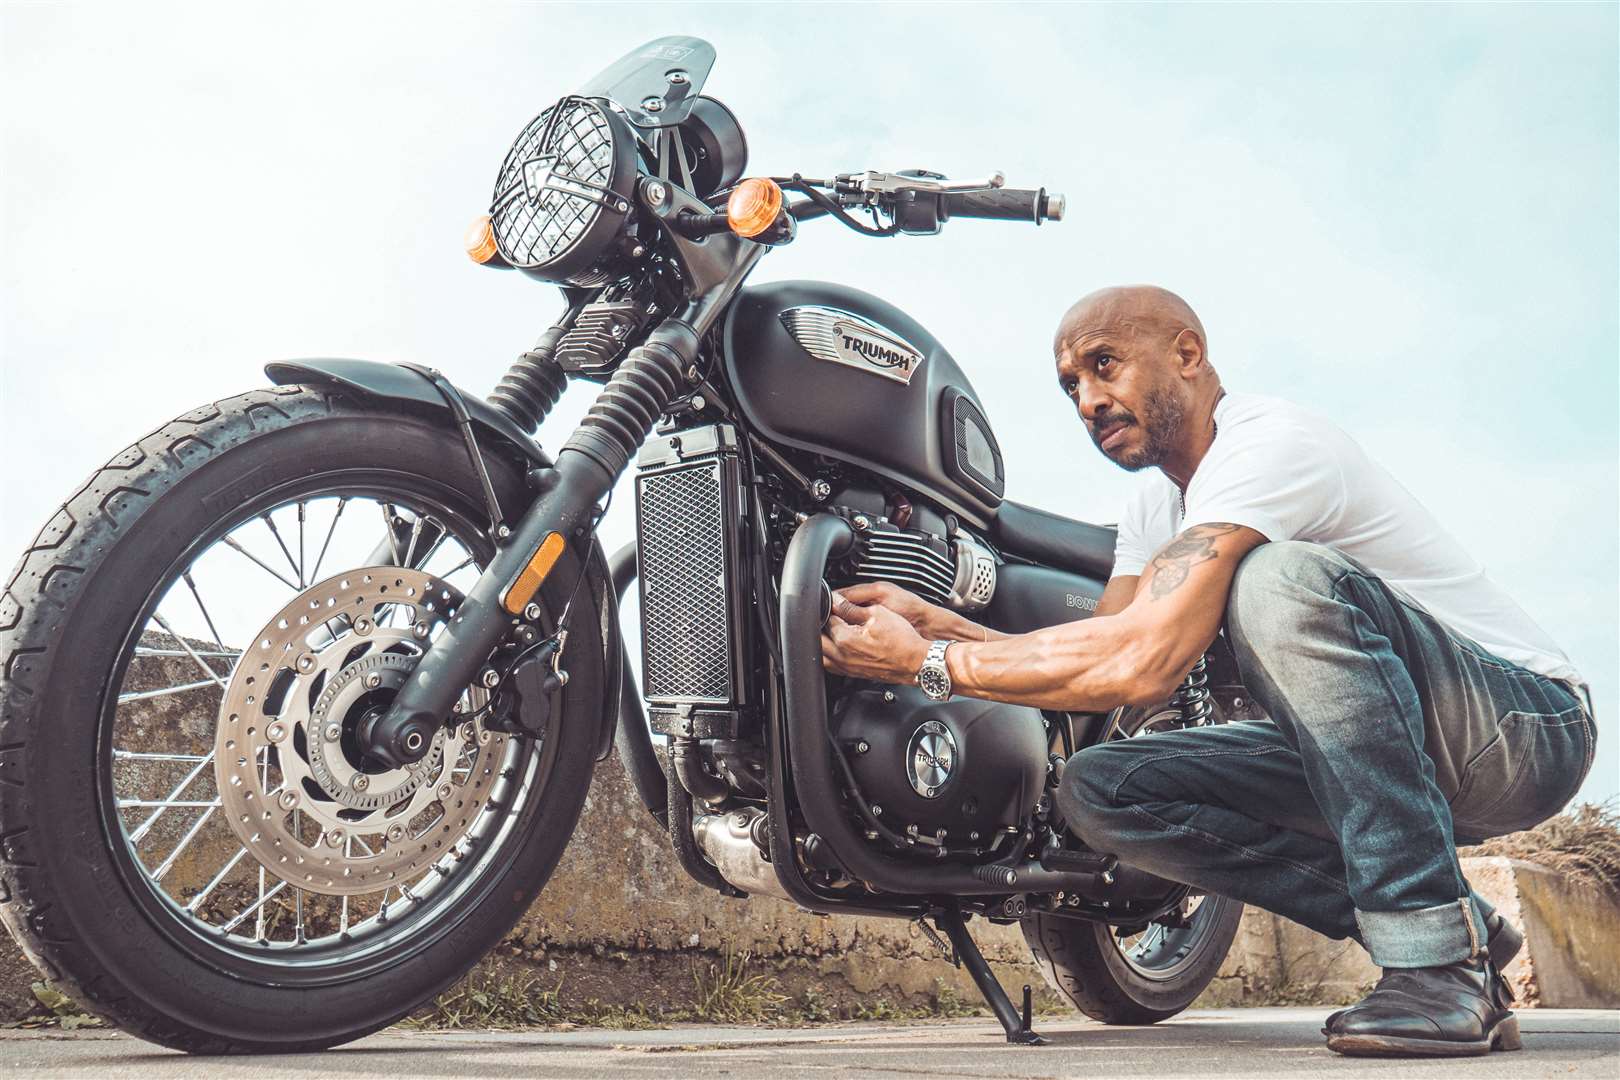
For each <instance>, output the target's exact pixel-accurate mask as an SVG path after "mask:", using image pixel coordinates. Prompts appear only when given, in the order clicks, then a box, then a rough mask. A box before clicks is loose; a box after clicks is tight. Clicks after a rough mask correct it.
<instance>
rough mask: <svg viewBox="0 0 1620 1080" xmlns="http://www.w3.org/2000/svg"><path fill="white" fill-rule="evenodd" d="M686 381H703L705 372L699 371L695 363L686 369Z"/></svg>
mask: <svg viewBox="0 0 1620 1080" xmlns="http://www.w3.org/2000/svg"><path fill="white" fill-rule="evenodd" d="M686 381H687V382H702V381H703V372H701V371H699V370H698V369H697V365H696V364H693V365H692V366H691V367H689V368H687V369H686Z"/></svg>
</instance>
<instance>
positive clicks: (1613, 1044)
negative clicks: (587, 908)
mask: <svg viewBox="0 0 1620 1080" xmlns="http://www.w3.org/2000/svg"><path fill="white" fill-rule="evenodd" d="M1323 1015H1324V1010H1321V1009H1235V1010H1230V1011H1204V1012H1192V1013H1186V1014H1184V1015H1182V1016H1180V1017H1177V1018H1176V1019H1175V1020H1172V1021H1170V1022H1168V1023H1164V1024H1160V1025H1157V1026H1155V1027H1151V1028H1108V1027H1103V1026H1101V1025H1097V1024H1090V1023H1083V1022H1079V1021H1062V1022H1048V1023H1045V1024H1039V1025H1037V1029H1038V1030H1041V1031H1043V1032H1044V1033H1045V1034H1047V1035H1048V1036H1050V1037H1051V1038H1052V1045H1050V1046H1046V1047H1040V1048H1026V1047H1011V1046H1007V1045H1006V1043H1004V1042H1003V1041H1002V1038H1001V1032H1000V1029H999V1028H996V1027H995V1026H994V1025H990V1024H986V1023H984V1022H982V1021H953V1022H942V1023H928V1024H851V1025H833V1026H827V1027H818V1028H813V1029H803V1028H800V1029H782V1028H743V1027H737V1028H717V1027H695V1026H680V1027H675V1028H670V1029H668V1030H660V1031H601V1030H577V1031H542V1032H525V1033H505V1032H489V1033H474V1032H453V1033H437V1034H427V1033H416V1032H388V1033H385V1034H382V1035H375V1036H373V1037H371V1038H369V1039H364V1040H362V1041H360V1042H357V1043H353V1044H351V1045H349V1046H347V1047H343V1048H342V1049H339V1050H332V1051H328V1052H327V1053H324V1054H308V1055H302V1056H289V1057H260V1058H188V1057H183V1056H181V1055H178V1054H173V1053H170V1052H168V1051H165V1050H161V1049H159V1048H157V1047H153V1046H148V1045H146V1044H144V1043H140V1042H137V1041H135V1040H133V1039H130V1038H127V1037H125V1036H123V1035H117V1034H113V1033H110V1032H101V1031H88V1032H53V1031H5V1032H0V1075H7V1076H29V1077H43V1076H98V1077H116V1078H117V1080H138V1078H142V1077H164V1078H175V1080H189V1078H198V1080H227V1078H233V1077H255V1078H257V1077H328V1076H337V1077H348V1076H354V1077H388V1078H396V1077H414V1076H422V1077H441V1076H442V1077H457V1078H459V1077H480V1076H497V1077H531V1076H534V1077H603V1076H628V1077H643V1076H683V1077H691V1076H702V1077H720V1076H737V1077H744V1078H746V1080H769V1078H773V1077H794V1078H799V1077H803V1076H805V1075H807V1074H808V1075H813V1076H829V1077H830V1076H840V1075H850V1076H858V1077H861V1078H863V1080H867V1078H879V1077H904V1078H906V1080H915V1078H916V1077H919V1076H928V1077H936V1076H937V1077H960V1076H990V1077H1068V1076H1073V1077H1088V1078H1097V1077H1108V1078H1112V1077H1126V1076H1132V1077H1134V1076H1154V1077H1199V1078H1208V1077H1245V1078H1246V1077H1261V1076H1311V1077H1313V1078H1330V1077H1331V1078H1334V1080H1337V1078H1339V1077H1370V1076H1376V1077H1408V1076H1418V1077H1425V1076H1446V1077H1476V1076H1501V1077H1514V1078H1518V1077H1571V1076H1573V1077H1606V1078H1610V1080H1612V1078H1614V1077H1617V1076H1620V1013H1617V1012H1600V1011H1594V1010H1573V1009H1541V1010H1527V1011H1523V1012H1520V1013H1519V1017H1520V1024H1521V1027H1522V1028H1523V1031H1524V1037H1525V1049H1524V1050H1523V1051H1520V1052H1518V1053H1512V1054H1504V1053H1496V1054H1492V1055H1490V1057H1488V1058H1471V1059H1462V1060H1451V1061H1434V1060H1422V1059H1403V1060H1383V1061H1380V1060H1367V1059H1348V1058H1341V1057H1338V1056H1337V1055H1334V1054H1331V1053H1329V1052H1328V1051H1327V1050H1326V1049H1325V1048H1324V1047H1323V1045H1322V1039H1321V1036H1320V1035H1319V1034H1318V1033H1317V1032H1318V1028H1319V1027H1320V1026H1321V1021H1322V1016H1323Z"/></svg>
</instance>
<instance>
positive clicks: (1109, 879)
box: [1102, 870, 1114, 885]
mask: <svg viewBox="0 0 1620 1080" xmlns="http://www.w3.org/2000/svg"><path fill="white" fill-rule="evenodd" d="M1102 879H1103V884H1104V885H1112V884H1113V883H1114V872H1113V871H1112V870H1104V871H1103V872H1102Z"/></svg>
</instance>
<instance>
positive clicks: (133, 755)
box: [113, 750, 207, 761]
mask: <svg viewBox="0 0 1620 1080" xmlns="http://www.w3.org/2000/svg"><path fill="white" fill-rule="evenodd" d="M113 757H115V758H128V759H130V760H132V761H203V760H204V759H205V758H206V757H207V755H206V754H156V753H147V752H146V751H144V750H114V751H113Z"/></svg>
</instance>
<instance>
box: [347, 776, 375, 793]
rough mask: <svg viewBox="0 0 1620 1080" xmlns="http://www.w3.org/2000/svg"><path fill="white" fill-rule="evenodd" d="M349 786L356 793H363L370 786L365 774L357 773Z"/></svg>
mask: <svg viewBox="0 0 1620 1080" xmlns="http://www.w3.org/2000/svg"><path fill="white" fill-rule="evenodd" d="M351 786H352V787H353V788H354V790H356V791H364V790H366V788H368V787H370V786H371V778H370V777H368V776H367V775H366V774H365V773H357V774H355V778H354V781H353V783H352V785H351Z"/></svg>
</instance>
